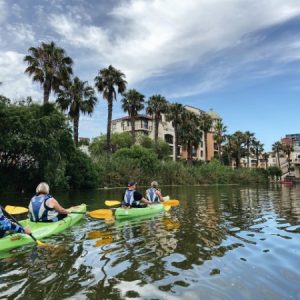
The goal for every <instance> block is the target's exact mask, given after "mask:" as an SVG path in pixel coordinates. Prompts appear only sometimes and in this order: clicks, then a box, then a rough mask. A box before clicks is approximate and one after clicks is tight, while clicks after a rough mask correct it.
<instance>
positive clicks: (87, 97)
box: [56, 77, 97, 146]
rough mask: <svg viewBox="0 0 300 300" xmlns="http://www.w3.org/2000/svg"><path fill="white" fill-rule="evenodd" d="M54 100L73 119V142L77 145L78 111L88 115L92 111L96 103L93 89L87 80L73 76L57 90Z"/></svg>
mask: <svg viewBox="0 0 300 300" xmlns="http://www.w3.org/2000/svg"><path fill="white" fill-rule="evenodd" d="M56 102H57V103H58V104H59V106H60V108H61V109H62V110H64V111H67V110H68V115H69V117H70V119H71V120H72V121H73V133H74V143H75V145H76V146H78V130H79V118H80V113H83V114H89V115H91V114H92V113H93V111H94V108H95V106H96V103H97V98H96V97H95V91H94V89H93V88H92V87H91V86H89V85H88V83H87V81H81V80H80V79H79V78H78V77H75V78H74V79H73V80H72V81H69V82H67V83H66V84H65V86H64V88H63V89H61V90H60V91H59V94H58V98H57V100H56Z"/></svg>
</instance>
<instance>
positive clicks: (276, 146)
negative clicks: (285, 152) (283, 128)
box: [272, 142, 282, 168]
mask: <svg viewBox="0 0 300 300" xmlns="http://www.w3.org/2000/svg"><path fill="white" fill-rule="evenodd" d="M281 150H282V144H281V143H280V142H275V143H274V144H273V145H272V151H273V152H275V153H276V157H277V165H278V167H279V168H280V151H281Z"/></svg>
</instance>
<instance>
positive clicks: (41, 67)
mask: <svg viewBox="0 0 300 300" xmlns="http://www.w3.org/2000/svg"><path fill="white" fill-rule="evenodd" d="M28 52H29V53H30V55H27V56H25V58H24V61H25V62H26V63H27V64H28V67H27V68H26V70H25V73H28V74H29V76H32V79H33V81H37V82H40V83H41V85H42V86H43V90H44V104H46V103H48V102H49V96H50V92H51V90H53V91H54V92H57V91H58V89H59V87H60V86H61V85H62V84H63V83H64V82H65V81H66V80H68V79H69V76H70V74H72V64H73V61H72V59H71V58H70V57H68V56H66V53H65V50H64V49H62V48H59V47H57V46H56V44H55V43H54V42H51V43H49V44H47V43H44V42H42V43H41V45H40V46H39V47H36V48H35V47H30V48H29V49H28Z"/></svg>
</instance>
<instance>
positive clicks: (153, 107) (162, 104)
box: [146, 95, 168, 145]
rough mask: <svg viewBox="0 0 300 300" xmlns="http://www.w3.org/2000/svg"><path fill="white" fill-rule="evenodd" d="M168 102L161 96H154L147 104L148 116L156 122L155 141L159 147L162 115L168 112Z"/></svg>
mask: <svg viewBox="0 0 300 300" xmlns="http://www.w3.org/2000/svg"><path fill="white" fill-rule="evenodd" d="M167 103H168V102H167V100H166V98H165V97H163V96H161V95H153V96H151V97H150V98H149V100H148V102H147V109H146V111H147V114H149V115H150V116H151V117H152V120H154V141H155V144H156V145H157V141H158V126H159V122H161V120H162V114H163V113H165V112H166V110H167Z"/></svg>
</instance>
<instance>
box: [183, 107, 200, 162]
mask: <svg viewBox="0 0 300 300" xmlns="http://www.w3.org/2000/svg"><path fill="white" fill-rule="evenodd" d="M200 125H201V117H200V116H198V115H196V114H195V113H194V112H191V111H189V110H185V112H184V113H183V115H182V124H181V126H180V128H179V139H180V141H181V145H185V147H186V149H187V159H188V162H190V163H191V162H192V160H193V147H194V148H195V149H197V148H198V147H199V144H200V142H201V140H202V130H201V127H200Z"/></svg>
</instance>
